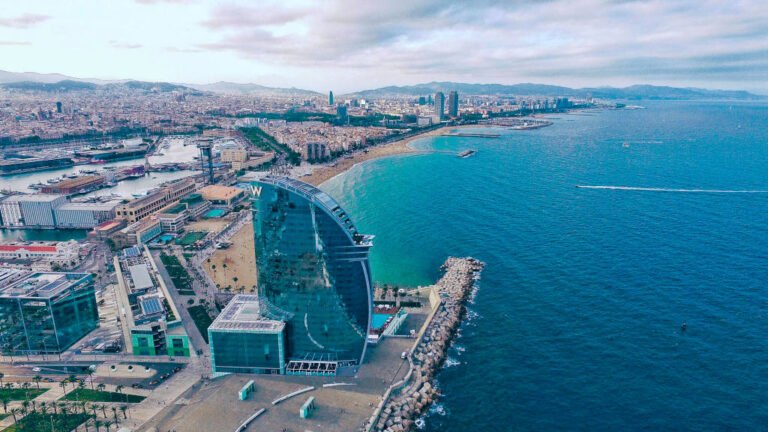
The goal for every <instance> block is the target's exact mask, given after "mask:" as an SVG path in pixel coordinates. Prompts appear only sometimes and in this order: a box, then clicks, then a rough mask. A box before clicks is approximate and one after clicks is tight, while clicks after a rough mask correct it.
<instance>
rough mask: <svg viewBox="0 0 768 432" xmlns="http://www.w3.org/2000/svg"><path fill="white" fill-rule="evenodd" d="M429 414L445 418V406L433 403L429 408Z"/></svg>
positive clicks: (446, 411)
mask: <svg viewBox="0 0 768 432" xmlns="http://www.w3.org/2000/svg"><path fill="white" fill-rule="evenodd" d="M429 413H430V414H437V415H440V416H446V415H448V410H446V409H445V406H444V405H443V404H440V403H433V404H432V406H431V407H430V408H429Z"/></svg>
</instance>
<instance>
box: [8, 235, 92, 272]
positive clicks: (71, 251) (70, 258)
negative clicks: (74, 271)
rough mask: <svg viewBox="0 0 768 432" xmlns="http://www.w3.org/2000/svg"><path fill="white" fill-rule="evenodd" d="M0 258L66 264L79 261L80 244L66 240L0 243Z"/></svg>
mask: <svg viewBox="0 0 768 432" xmlns="http://www.w3.org/2000/svg"><path fill="white" fill-rule="evenodd" d="M0 260H31V261H45V262H46V263H55V264H58V265H62V266H66V265H72V264H77V263H79V262H80V245H79V244H78V243H77V242H76V241H74V240H70V241H68V242H24V243H5V244H0Z"/></svg>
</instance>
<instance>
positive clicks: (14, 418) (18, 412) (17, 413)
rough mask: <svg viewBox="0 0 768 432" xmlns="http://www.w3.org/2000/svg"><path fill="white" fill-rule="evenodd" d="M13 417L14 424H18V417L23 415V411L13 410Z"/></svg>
mask: <svg viewBox="0 0 768 432" xmlns="http://www.w3.org/2000/svg"><path fill="white" fill-rule="evenodd" d="M11 415H12V416H13V424H16V422H17V421H18V418H17V417H16V416H19V415H21V409H19V408H11Z"/></svg>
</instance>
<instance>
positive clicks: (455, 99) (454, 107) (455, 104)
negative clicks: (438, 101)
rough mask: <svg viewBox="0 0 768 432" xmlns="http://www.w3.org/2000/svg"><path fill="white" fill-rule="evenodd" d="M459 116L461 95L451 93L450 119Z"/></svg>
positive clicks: (449, 103)
mask: <svg viewBox="0 0 768 432" xmlns="http://www.w3.org/2000/svg"><path fill="white" fill-rule="evenodd" d="M458 116H459V93H458V92H457V91H455V90H454V91H451V92H450V93H448V117H451V118H456V117H458Z"/></svg>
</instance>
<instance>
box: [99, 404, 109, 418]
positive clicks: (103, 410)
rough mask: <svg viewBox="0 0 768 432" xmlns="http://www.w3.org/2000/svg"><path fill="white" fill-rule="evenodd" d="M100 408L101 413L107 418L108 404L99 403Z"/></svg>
mask: <svg viewBox="0 0 768 432" xmlns="http://www.w3.org/2000/svg"><path fill="white" fill-rule="evenodd" d="M99 408H101V414H102V416H103V417H104V418H107V406H106V405H99Z"/></svg>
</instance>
